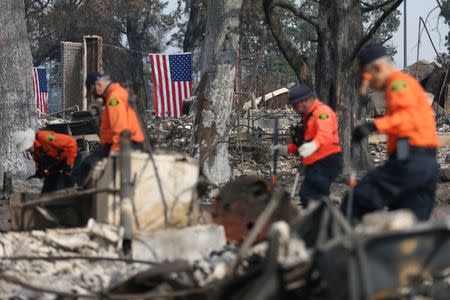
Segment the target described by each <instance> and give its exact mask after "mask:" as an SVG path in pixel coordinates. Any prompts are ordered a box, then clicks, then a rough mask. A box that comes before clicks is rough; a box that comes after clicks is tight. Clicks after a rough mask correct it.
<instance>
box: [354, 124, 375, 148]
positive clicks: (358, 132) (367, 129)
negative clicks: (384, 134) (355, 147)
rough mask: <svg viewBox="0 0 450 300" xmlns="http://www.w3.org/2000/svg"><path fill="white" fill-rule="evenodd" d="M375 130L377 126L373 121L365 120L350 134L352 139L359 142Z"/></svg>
mask: <svg viewBox="0 0 450 300" xmlns="http://www.w3.org/2000/svg"><path fill="white" fill-rule="evenodd" d="M375 132H377V127H376V126H375V124H374V123H373V122H365V123H363V124H361V125H358V126H356V127H355V129H354V130H353V135H352V141H353V142H356V143H359V142H361V141H362V140H363V139H364V138H365V137H366V136H368V135H370V134H372V133H375Z"/></svg>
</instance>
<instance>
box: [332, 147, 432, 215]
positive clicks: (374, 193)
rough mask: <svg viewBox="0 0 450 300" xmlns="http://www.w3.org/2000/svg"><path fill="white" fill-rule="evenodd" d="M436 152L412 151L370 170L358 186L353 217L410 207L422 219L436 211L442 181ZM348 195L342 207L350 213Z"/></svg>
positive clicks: (354, 199) (355, 189)
mask: <svg viewBox="0 0 450 300" xmlns="http://www.w3.org/2000/svg"><path fill="white" fill-rule="evenodd" d="M438 168H439V167H438V163H437V161H436V155H435V154H411V155H410V156H409V158H408V159H406V160H397V159H396V158H390V159H389V160H388V161H387V162H386V164H384V165H383V166H381V167H378V168H376V169H375V170H373V171H371V172H369V173H368V174H367V175H366V176H365V177H364V178H363V179H362V180H361V181H360V182H359V183H358V184H357V185H356V186H355V188H354V198H353V209H352V211H353V212H352V216H353V219H357V220H360V219H361V218H362V216H364V215H365V214H367V213H370V212H373V211H377V210H382V209H384V208H385V207H387V208H388V209H389V210H395V209H410V210H411V211H412V212H413V213H414V214H415V215H416V217H417V219H418V220H420V221H425V220H427V219H428V218H429V217H430V215H431V211H432V210H433V206H434V200H435V195H436V185H437V180H438ZM347 205H348V195H347V196H345V197H344V201H343V202H342V206H341V210H342V211H343V212H344V214H345V212H346V209H347Z"/></svg>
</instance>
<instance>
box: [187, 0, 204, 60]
mask: <svg viewBox="0 0 450 300" xmlns="http://www.w3.org/2000/svg"><path fill="white" fill-rule="evenodd" d="M189 3H190V13H189V22H188V25H187V28H186V34H185V37H184V42H183V50H184V51H185V52H191V51H194V50H195V49H196V48H198V47H200V46H201V45H202V41H203V36H204V34H205V29H206V20H207V12H208V8H207V4H208V1H207V0H190V1H189Z"/></svg>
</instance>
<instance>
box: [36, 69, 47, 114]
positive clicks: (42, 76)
mask: <svg viewBox="0 0 450 300" xmlns="http://www.w3.org/2000/svg"><path fill="white" fill-rule="evenodd" d="M33 87H34V99H35V101H36V109H37V113H38V117H43V116H45V115H46V114H48V88H47V70H46V69H45V68H33Z"/></svg>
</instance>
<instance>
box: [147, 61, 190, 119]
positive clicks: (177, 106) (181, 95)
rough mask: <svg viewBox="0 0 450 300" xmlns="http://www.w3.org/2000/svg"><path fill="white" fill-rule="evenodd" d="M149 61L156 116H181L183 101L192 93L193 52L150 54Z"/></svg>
mask: <svg viewBox="0 0 450 300" xmlns="http://www.w3.org/2000/svg"><path fill="white" fill-rule="evenodd" d="M149 61H150V65H151V72H152V82H153V90H154V91H153V93H154V94H153V102H154V107H155V117H163V118H164V117H175V118H178V117H180V116H181V114H182V101H183V100H185V99H186V98H188V97H190V96H191V94H192V92H191V89H192V74H191V73H192V66H191V64H192V62H191V54H190V53H182V54H176V55H168V54H150V55H149Z"/></svg>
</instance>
